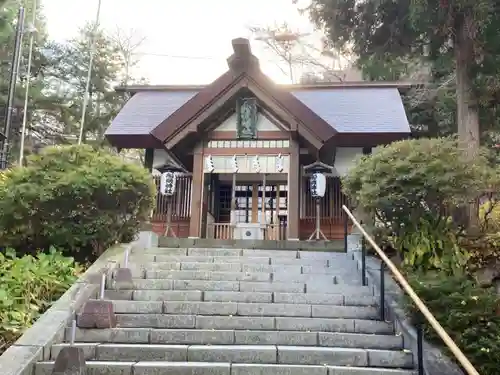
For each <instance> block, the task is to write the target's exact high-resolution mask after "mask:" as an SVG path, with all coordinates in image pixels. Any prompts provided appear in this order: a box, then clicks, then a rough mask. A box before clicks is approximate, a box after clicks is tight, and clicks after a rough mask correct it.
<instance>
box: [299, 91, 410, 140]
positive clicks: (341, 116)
mask: <svg viewBox="0 0 500 375" xmlns="http://www.w3.org/2000/svg"><path fill="white" fill-rule="evenodd" d="M292 93H293V95H294V96H295V97H296V98H297V99H299V100H300V101H301V102H302V103H304V104H305V105H307V106H308V107H309V108H311V109H312V110H313V111H314V112H316V114H318V116H320V117H321V118H322V119H323V120H325V121H326V122H328V123H329V124H332V126H333V124H335V129H337V131H338V132H339V133H410V125H409V123H408V119H407V117H406V112H405V109H404V106H403V102H402V101H401V96H400V94H399V91H398V89H397V88H384V87H381V88H372V87H365V88H352V89H340V88H337V89H327V90H303V91H295V92H292Z"/></svg>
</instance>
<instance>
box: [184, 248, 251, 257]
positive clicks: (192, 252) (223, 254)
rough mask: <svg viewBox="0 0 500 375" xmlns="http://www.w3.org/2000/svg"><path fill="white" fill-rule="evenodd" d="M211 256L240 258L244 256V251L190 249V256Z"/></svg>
mask: <svg viewBox="0 0 500 375" xmlns="http://www.w3.org/2000/svg"><path fill="white" fill-rule="evenodd" d="M191 255H194V256H209V257H229V256H232V257H235V256H236V257H239V256H241V255H243V250H242V249H213V248H198V249H188V256H191Z"/></svg>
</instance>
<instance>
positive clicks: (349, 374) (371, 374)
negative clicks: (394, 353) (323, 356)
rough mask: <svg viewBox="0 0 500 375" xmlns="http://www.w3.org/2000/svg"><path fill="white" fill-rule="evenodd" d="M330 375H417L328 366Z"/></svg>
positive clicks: (413, 374) (413, 372)
mask: <svg viewBox="0 0 500 375" xmlns="http://www.w3.org/2000/svg"><path fill="white" fill-rule="evenodd" d="M327 369H328V375H416V374H417V373H416V372H415V371H408V370H395V369H390V370H388V369H377V368H373V367H357V368H349V367H345V366H327Z"/></svg>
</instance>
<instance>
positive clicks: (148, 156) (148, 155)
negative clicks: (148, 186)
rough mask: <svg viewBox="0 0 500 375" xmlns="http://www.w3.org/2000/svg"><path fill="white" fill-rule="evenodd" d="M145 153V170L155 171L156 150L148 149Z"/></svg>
mask: <svg viewBox="0 0 500 375" xmlns="http://www.w3.org/2000/svg"><path fill="white" fill-rule="evenodd" d="M144 151H145V153H144V168H146V169H147V170H148V171H150V172H151V171H152V170H153V160H154V155H155V150H154V148H147V149H145V150H144Z"/></svg>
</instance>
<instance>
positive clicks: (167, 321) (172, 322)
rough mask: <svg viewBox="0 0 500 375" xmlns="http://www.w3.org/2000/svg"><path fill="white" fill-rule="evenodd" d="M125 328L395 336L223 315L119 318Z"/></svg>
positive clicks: (350, 323) (377, 328) (314, 321)
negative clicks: (320, 332) (315, 332)
mask: <svg viewBox="0 0 500 375" xmlns="http://www.w3.org/2000/svg"><path fill="white" fill-rule="evenodd" d="M116 317H117V323H118V326H119V327H123V328H174V329H183V328H185V329H214V330H226V329H229V330H257V331H275V330H277V331H324V332H351V333H369V334H370V333H371V334H393V333H394V327H393V325H392V323H388V322H382V321H377V320H366V319H352V318H297V317H262V316H258V317H257V316H253V317H249V316H220V315H169V314H117V315H116Z"/></svg>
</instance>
